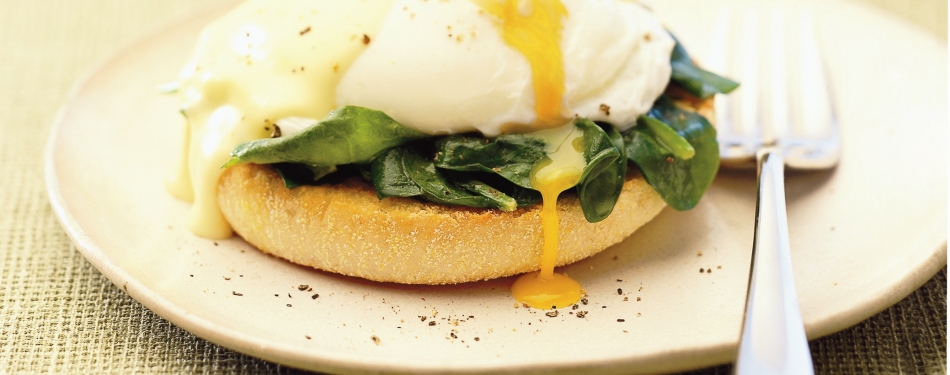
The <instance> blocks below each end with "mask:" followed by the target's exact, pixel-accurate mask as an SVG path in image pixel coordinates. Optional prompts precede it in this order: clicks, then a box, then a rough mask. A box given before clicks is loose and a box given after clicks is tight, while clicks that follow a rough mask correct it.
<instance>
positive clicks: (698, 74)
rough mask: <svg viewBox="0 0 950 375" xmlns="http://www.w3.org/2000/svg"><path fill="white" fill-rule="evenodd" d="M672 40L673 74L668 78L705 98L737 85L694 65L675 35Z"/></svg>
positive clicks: (722, 92) (727, 90) (729, 89)
mask: <svg viewBox="0 0 950 375" xmlns="http://www.w3.org/2000/svg"><path fill="white" fill-rule="evenodd" d="M670 35H671V36H672V35H673V34H670ZM673 40H674V41H676V46H674V47H673V53H672V55H671V56H670V65H671V66H672V67H673V75H672V76H671V77H670V79H671V80H672V81H674V82H676V83H678V84H680V86H683V88H684V89H686V91H688V92H689V93H690V94H693V95H694V96H696V97H697V98H700V99H706V98H709V97H710V96H713V95H715V94H725V93H728V92H731V91H732V90H735V89H736V88H737V87H739V82H736V81H733V80H731V79H729V78H726V77H722V76H719V75H716V74H715V73H712V72H709V71H707V70H704V69H702V68H700V67H698V66H696V64H694V63H693V59H692V58H691V57H690V56H689V53H687V52H686V48H684V47H683V44H682V43H680V41H679V40H678V39H676V37H675V36H674V37H673Z"/></svg>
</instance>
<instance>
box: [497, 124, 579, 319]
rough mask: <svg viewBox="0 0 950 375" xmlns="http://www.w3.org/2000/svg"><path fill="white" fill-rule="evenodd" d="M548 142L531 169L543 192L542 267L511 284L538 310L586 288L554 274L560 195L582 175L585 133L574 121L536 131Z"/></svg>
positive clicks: (575, 296)
mask: <svg viewBox="0 0 950 375" xmlns="http://www.w3.org/2000/svg"><path fill="white" fill-rule="evenodd" d="M532 135H534V136H537V137H539V138H541V139H543V140H544V141H545V144H547V145H548V146H547V147H548V149H547V150H545V151H546V152H547V154H548V156H547V157H546V158H545V159H544V160H542V161H541V162H539V163H538V164H537V165H535V167H534V169H533V170H532V171H531V186H533V187H534V188H535V189H537V190H538V191H539V192H540V193H541V215H540V216H541V232H542V234H543V236H544V242H543V245H542V246H543V247H542V253H541V270H540V271H538V272H532V273H528V274H525V275H522V276H521V277H519V278H518V280H517V281H515V284H514V285H513V286H512V287H511V294H512V295H513V296H514V297H515V299H516V300H517V301H519V302H522V303H526V304H528V306H531V307H534V308H538V309H549V308H552V307H553V308H561V307H565V306H569V305H571V304H573V303H575V302H577V301H578V300H580V299H581V297H582V295H583V294H584V291H583V290H582V289H581V286H580V284H578V283H577V282H576V281H574V280H573V279H571V278H569V277H567V276H566V275H563V274H557V273H554V266H555V265H556V264H557V254H558V243H559V240H558V239H559V226H560V222H559V220H558V215H557V197H558V195H559V194H561V192H563V191H564V190H567V189H570V188H571V187H573V186H574V185H576V184H577V182H578V181H579V180H580V178H581V174H582V173H583V171H584V167H585V166H586V164H587V163H586V161H585V160H584V156H583V154H582V152H581V146H582V143H581V142H582V141H583V136H584V134H583V132H581V131H580V130H579V129H577V128H576V127H575V126H574V124H573V123H568V124H567V125H565V126H562V127H559V128H555V129H548V130H542V131H538V132H535V133H533V134H532Z"/></svg>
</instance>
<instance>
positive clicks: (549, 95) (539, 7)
mask: <svg viewBox="0 0 950 375" xmlns="http://www.w3.org/2000/svg"><path fill="white" fill-rule="evenodd" d="M477 3H478V4H479V6H481V7H482V9H485V11H487V12H488V13H491V14H492V15H494V16H495V17H498V18H500V19H501V20H502V27H501V35H502V39H504V41H505V43H508V45H510V46H511V47H513V48H514V49H516V50H518V51H519V52H521V54H522V55H524V57H525V59H526V60H528V65H529V66H530V67H531V80H532V85H533V88H534V100H535V103H534V111H535V114H537V120H536V124H535V125H536V127H541V128H550V127H555V126H559V125H563V124H564V122H565V118H564V116H563V114H562V113H561V112H562V106H561V103H562V102H563V97H564V57H563V56H562V54H561V28H562V27H561V19H562V18H564V17H567V9H565V8H564V4H561V2H560V1H558V0H505V1H502V2H499V1H498V0H479V1H477Z"/></svg>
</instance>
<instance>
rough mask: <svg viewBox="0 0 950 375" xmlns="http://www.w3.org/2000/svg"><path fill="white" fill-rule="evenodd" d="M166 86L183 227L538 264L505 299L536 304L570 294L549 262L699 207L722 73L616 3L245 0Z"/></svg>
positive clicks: (315, 263)
mask: <svg viewBox="0 0 950 375" xmlns="http://www.w3.org/2000/svg"><path fill="white" fill-rule="evenodd" d="M177 86H178V88H177V92H178V95H179V96H180V98H181V100H182V107H181V108H182V110H181V112H182V114H183V115H184V117H185V119H186V121H185V123H186V125H185V132H184V137H183V145H182V149H183V153H182V157H181V159H180V162H179V164H178V166H177V167H176V170H175V171H174V173H173V175H172V176H171V178H170V179H169V180H168V181H167V188H168V190H169V191H170V192H171V193H172V194H173V195H175V196H176V197H178V198H181V199H184V200H188V201H192V202H193V207H192V209H191V212H190V216H189V228H190V229H191V230H192V231H193V232H194V233H195V234H197V235H198V236H201V237H206V238H212V239H220V238H227V237H230V236H231V235H232V234H233V232H237V234H239V235H241V236H242V237H243V238H245V240H247V241H248V242H250V243H252V244H254V245H255V246H257V247H258V248H260V249H261V250H263V251H265V252H268V253H271V254H274V255H277V256H280V257H282V258H286V259H288V260H290V261H293V262H295V263H300V264H304V265H309V266H312V267H316V268H320V269H324V270H328V271H332V272H338V273H343V274H347V275H353V276H359V277H364V278H368V279H372V280H379V281H391V282H401V283H421V284H445V283H458V282H466V281H475V280H483V279H488V278H494V277H502V276H508V275H513V274H518V273H525V272H530V271H537V272H533V273H528V274H526V275H524V276H522V277H521V278H520V279H518V281H517V282H516V283H515V285H514V287H513V293H514V294H515V297H516V298H517V299H518V300H519V301H522V302H525V303H528V304H530V305H532V306H534V307H539V308H549V307H551V306H557V307H562V306H566V305H569V304H572V303H574V302H576V301H577V300H578V299H579V298H580V297H581V294H582V293H583V292H582V289H581V287H580V286H579V285H578V284H577V283H576V282H574V281H573V280H571V279H570V278H568V277H567V276H565V275H561V274H558V273H555V272H554V267H555V266H556V265H562V264H566V263H570V262H573V261H576V260H579V259H582V258H584V257H587V256H590V255H592V254H594V253H596V252H598V251H600V250H602V249H604V248H606V247H607V246H609V245H611V244H614V243H616V242H619V241H620V240H621V239H623V238H624V237H626V236H627V235H629V234H630V233H632V232H633V231H634V230H635V229H636V228H638V227H639V226H641V225H643V224H644V223H646V222H647V221H649V220H650V219H652V218H653V217H654V216H655V215H656V214H658V213H659V211H660V210H661V209H662V208H663V207H664V205H670V206H672V207H673V208H675V209H681V210H682V209H689V208H692V207H693V206H694V205H695V204H696V203H697V202H698V200H699V198H700V197H701V196H702V194H703V192H704V191H705V190H706V188H708V186H709V184H710V183H711V181H712V178H713V176H714V175H715V173H716V170H717V168H718V145H717V144H716V140H715V130H714V129H713V128H712V126H711V125H710V123H709V122H708V121H707V120H706V119H705V118H704V117H703V116H702V115H701V114H700V113H703V112H706V113H707V114H708V110H709V103H708V101H704V100H706V99H707V98H709V97H711V96H712V95H713V94H715V93H720V92H728V91H730V90H732V89H734V88H735V86H736V84H735V83H734V82H732V81H729V80H727V79H724V78H722V77H719V76H716V75H715V74H712V73H709V72H706V71H704V70H702V69H700V68H698V67H696V66H695V65H694V64H693V62H692V60H691V59H690V58H689V55H688V54H687V53H686V51H685V50H684V49H683V48H682V46H681V45H680V44H679V43H678V42H677V41H676V40H675V39H674V38H673V37H672V35H671V34H669V33H668V32H667V31H666V30H665V29H664V28H663V26H662V24H661V23H660V21H659V20H657V19H656V17H655V16H654V15H653V14H652V12H651V11H649V10H648V9H646V8H645V7H643V6H642V5H640V4H638V3H637V2H634V1H623V0H617V1H610V0H438V1H436V0H428V1H426V0H388V1H386V0H375V1H330V0H307V1H304V0H288V1H280V2H268V1H259V0H251V1H248V2H245V3H243V4H241V5H240V6H238V7H237V8H236V9H234V10H233V11H231V12H230V13H228V14H227V15H225V16H223V17H221V18H220V19H218V20H216V21H214V22H213V23H212V24H210V25H208V26H207V27H206V29H205V30H204V31H203V33H202V34H201V36H200V39H199V41H198V46H197V48H196V52H195V54H194V57H193V59H192V61H191V62H190V63H189V64H188V65H187V66H186V67H185V68H184V69H183V70H182V73H181V74H180V76H179V79H178V81H177ZM222 166H224V167H222ZM565 191H567V193H565V194H563V196H561V195H562V194H561V193H562V192H565ZM559 196H561V198H560V202H559V198H558V197H559ZM559 244H560V246H559Z"/></svg>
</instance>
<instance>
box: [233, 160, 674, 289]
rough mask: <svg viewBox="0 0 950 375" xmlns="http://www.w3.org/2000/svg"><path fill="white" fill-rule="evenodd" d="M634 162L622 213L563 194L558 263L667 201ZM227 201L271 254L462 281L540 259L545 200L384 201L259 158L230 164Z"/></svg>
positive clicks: (366, 273) (384, 276)
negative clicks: (283, 173) (487, 205)
mask: <svg viewBox="0 0 950 375" xmlns="http://www.w3.org/2000/svg"><path fill="white" fill-rule="evenodd" d="M631 170H632V171H631V172H630V173H629V174H628V176H627V179H626V181H625V183H624V186H623V191H622V192H621V194H620V199H619V200H618V201H617V205H616V206H615V207H614V211H613V213H612V214H611V215H610V216H609V217H607V219H605V220H603V221H601V222H598V223H588V222H587V220H586V219H585V218H584V214H583V212H582V211H581V208H580V202H579V200H578V199H577V196H576V195H575V194H572V193H564V194H562V195H561V197H560V199H558V202H557V210H558V215H559V216H560V251H559V253H558V260H557V264H558V265H564V264H569V263H573V262H576V261H578V260H581V259H584V258H587V257H589V256H592V255H594V254H596V253H598V252H600V251H602V250H604V249H605V248H607V247H609V246H611V245H613V244H616V243H618V242H620V241H621V240H623V239H624V238H626V237H627V236H629V235H630V234H631V233H633V232H634V231H635V230H636V229H637V228H639V227H641V226H643V225H644V224H646V223H647V222H648V221H650V220H652V219H653V218H654V217H655V216H656V215H657V214H659V213H660V211H661V210H662V209H663V207H665V206H666V204H665V203H664V202H663V200H662V198H660V196H659V194H657V193H656V192H655V191H654V190H653V188H652V187H651V186H650V185H649V184H647V182H646V181H645V180H644V179H643V177H642V176H641V175H640V174H639V172H638V171H636V168H631ZM218 203H219V204H220V206H221V210H222V212H223V213H224V216H225V217H226V218H227V220H228V221H229V222H230V223H231V225H232V227H233V228H234V230H235V231H236V232H237V233H238V234H239V235H241V237H243V238H244V239H245V240H246V241H247V242H249V243H251V244H252V245H254V246H256V247H257V248H259V249H261V250H262V251H264V252H265V253H269V254H272V255H275V256H277V257H280V258H284V259H287V260H289V261H291V262H293V263H297V264H301V265H305V266H310V267H314V268H318V269H321V270H325V271H330V272H335V273H340V274H344V275H349V276H357V277H361V278H365V279H369V280H375V281H386V282H396V283H405V284H455V283H463V282H470V281H478V280H486V279H492V278H497V277H504V276H509V275H514V274H519V273H524V272H529V271H535V270H538V268H539V265H540V257H541V246H542V242H543V237H542V233H541V219H540V216H539V214H540V211H541V205H540V204H537V205H534V206H531V207H527V208H519V209H517V210H515V211H512V212H503V211H499V210H494V209H475V208H468V207H458V206H443V205H438V204H432V203H425V202H421V201H417V200H414V199H408V198H397V197H390V198H386V199H382V200H380V199H379V198H377V196H376V192H375V190H374V189H373V187H372V186H371V185H370V184H368V183H366V182H364V181H362V180H360V179H358V178H352V179H350V180H347V181H345V182H343V183H340V184H336V185H320V186H301V187H298V188H295V189H287V188H286V187H284V184H283V181H282V179H281V178H280V176H279V175H278V174H277V173H276V172H275V171H274V170H273V169H272V168H270V167H267V166H260V165H255V164H244V165H238V166H234V167H231V168H228V169H227V170H226V171H225V172H224V174H223V175H222V177H221V179H220V180H219V182H218Z"/></svg>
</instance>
